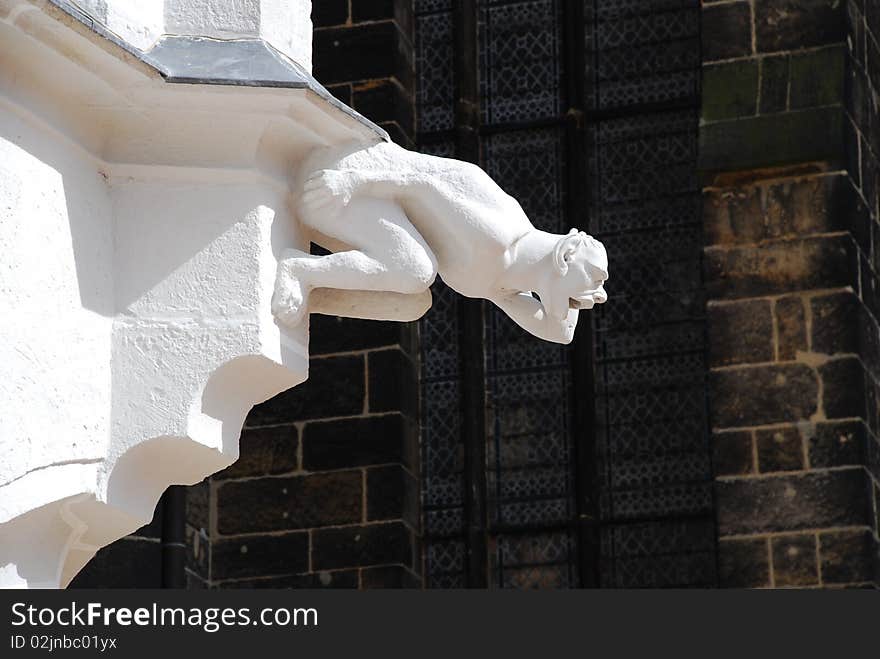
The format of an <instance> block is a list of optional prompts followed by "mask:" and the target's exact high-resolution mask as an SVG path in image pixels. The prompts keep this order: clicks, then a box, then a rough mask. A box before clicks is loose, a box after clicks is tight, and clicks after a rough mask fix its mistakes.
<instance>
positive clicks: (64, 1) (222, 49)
mask: <svg viewBox="0 0 880 659" xmlns="http://www.w3.org/2000/svg"><path fill="white" fill-rule="evenodd" d="M47 1H48V2H49V4H51V5H53V6H55V7H57V8H58V9H59V10H61V11H63V12H64V13H65V14H67V15H68V16H70V17H71V18H74V19H75V20H77V21H78V22H80V23H82V24H83V25H85V26H86V27H87V28H88V29H89V30H91V31H92V32H94V33H95V34H97V35H98V36H100V37H102V38H103V39H106V40H107V41H109V42H111V43H112V44H114V45H115V46H117V47H119V48H121V49H122V50H124V51H125V52H127V53H129V54H130V55H132V56H134V57H135V58H137V59H139V60H140V61H141V62H143V63H144V64H146V65H147V66H149V67H150V68H152V69H154V70H155V71H156V72H157V73H158V74H159V75H161V76H162V78H163V79H164V80H165V82H168V83H182V84H191V85H229V86H239V87H275V88H285V89H307V90H309V91H311V92H313V93H315V94H317V95H318V96H319V97H320V98H321V99H323V100H324V101H327V102H328V103H329V104H330V105H331V106H333V107H334V108H336V109H337V110H339V111H341V112H343V113H345V114H347V115H348V116H350V117H352V118H353V119H355V120H356V121H358V122H359V123H360V124H362V125H363V126H364V127H366V128H367V129H368V130H370V131H372V132H373V133H375V134H376V136H377V137H379V138H381V139H382V140H385V141H390V138H389V136H388V133H387V132H385V130H383V129H382V128H380V127H379V126H377V125H376V124H374V123H373V122H372V121H370V120H369V119H367V118H366V117H364V116H363V115H362V114H360V113H359V112H357V111H356V110H354V109H352V108H350V107H349V106H347V105H346V104H345V103H343V102H342V101H340V100H339V99H337V98H336V97H335V96H333V95H332V94H331V93H330V92H329V91H327V89H326V88H325V87H324V86H323V85H322V84H321V83H319V82H318V81H317V80H315V79H314V78H313V77H312V76H311V74H309V73H308V72H307V71H306V70H305V69H303V68H302V67H301V66H300V65H299V64H297V63H296V62H294V61H293V60H291V59H290V58H288V57H286V56H285V55H283V54H282V53H280V52H279V51H278V50H276V49H275V48H274V47H273V46H272V45H270V44H268V43H266V42H265V41H263V40H262V39H257V38H253V39H234V40H221V39H210V38H207V37H193V36H169V35H166V36H163V37H162V38H161V39H159V41H158V42H157V43H156V44H155V45H154V46H153V47H152V48H151V49H150V50H149V51H146V52H145V51H142V50H140V49H138V48H135V47H134V46H133V45H131V44H130V43H128V42H127V41H125V39H122V38H121V37H120V36H119V35H118V34H115V33H113V32H111V31H110V30H108V29H107V27H106V26H105V25H103V24H102V23H100V22H99V21H98V20H96V19H95V18H94V17H92V16H90V15H89V14H88V13H86V12H85V11H83V9H82V8H81V7H79V6H78V5H76V4H74V3H73V2H71V0H47Z"/></svg>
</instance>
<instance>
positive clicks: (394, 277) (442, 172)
mask: <svg viewBox="0 0 880 659" xmlns="http://www.w3.org/2000/svg"><path fill="white" fill-rule="evenodd" d="M301 180H302V181H303V184H302V188H301V194H300V196H299V199H298V202H297V211H298V214H299V217H300V221H301V222H302V223H303V224H304V225H305V226H307V227H309V228H311V229H312V230H314V231H316V232H318V233H319V234H320V235H321V236H324V237H329V238H330V239H331V241H332V242H334V243H336V244H337V245H340V244H341V245H342V247H341V249H340V250H339V251H335V252H334V253H331V254H329V255H325V256H315V255H309V254H305V253H303V252H300V251H298V250H286V251H285V253H284V254H283V258H282V260H281V262H280V263H279V269H278V277H277V281H276V289H275V297H274V299H273V311H274V313H275V315H276V317H277V318H278V320H279V322H280V323H282V324H285V325H289V326H294V325H296V324H298V323H299V322H300V321H301V320H302V317H303V315H304V314H305V313H307V311H308V296H309V293H310V291H311V290H313V289H315V288H331V289H344V290H367V291H387V292H392V293H400V294H420V293H424V292H425V291H426V290H427V289H428V287H429V286H430V285H431V284H432V283H433V281H434V279H435V277H436V276H437V274H439V275H440V276H441V277H442V279H443V281H444V282H445V283H446V284H447V285H448V286H450V287H451V288H452V289H454V290H456V291H457V292H459V293H461V294H462V295H465V296H467V297H475V298H485V299H487V300H490V301H492V302H493V303H494V304H496V305H497V306H498V307H500V308H501V309H502V310H503V311H504V312H505V313H506V314H507V315H508V316H510V317H511V318H512V319H513V320H514V321H515V322H516V323H518V324H519V325H520V326H521V327H523V328H524V329H525V330H527V331H529V332H531V333H532V334H534V335H535V336H537V337H539V338H542V339H546V340H548V341H554V342H557V343H569V342H570V341H571V340H572V338H573V336H574V330H575V326H576V324H577V319H578V311H579V310H580V309H589V308H592V307H593V306H594V305H595V304H601V303H603V302H605V301H606V299H607V295H606V293H605V290H604V288H603V284H604V283H605V280H606V279H607V278H608V257H607V254H606V252H605V248H604V247H603V246H602V244H601V243H600V242H598V241H596V240H595V239H593V238H592V237H590V236H588V235H586V234H585V233H583V232H579V231H577V230H576V229H572V231H571V232H569V233H568V234H567V235H559V234H552V233H548V232H545V231H540V230H538V229H536V228H535V227H534V226H533V225H532V223H531V222H530V221H529V219H528V217H526V214H525V213H524V212H523V210H522V208H521V207H520V205H519V203H518V202H517V201H516V200H515V199H514V198H513V197H511V196H510V195H508V194H506V193H505V192H504V191H503V190H502V189H501V188H500V187H499V186H498V185H497V184H496V183H495V182H494V181H493V180H492V179H491V178H490V177H489V176H488V175H487V174H486V173H485V172H484V171H483V170H482V169H480V168H479V167H477V166H476V165H473V164H470V163H466V162H462V161H459V160H452V159H448V158H439V157H435V156H429V155H424V154H419V153H415V152H412V151H407V150H406V149H403V148H402V147H399V146H396V145H394V144H392V143H388V142H381V143H378V144H374V145H370V146H365V145H356V146H354V145H350V146H348V147H346V148H344V149H338V148H337V149H325V150H322V151H319V152H318V153H316V154H313V155H312V156H311V157H310V158H309V159H308V160H307V162H306V164H305V167H304V170H303V176H302V177H301ZM316 242H321V241H320V240H316ZM349 248H350V249H349Z"/></svg>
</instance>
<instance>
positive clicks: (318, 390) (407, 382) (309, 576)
mask: <svg viewBox="0 0 880 659" xmlns="http://www.w3.org/2000/svg"><path fill="white" fill-rule="evenodd" d="M310 322H311V335H312V337H313V338H312V347H311V351H312V358H311V362H310V366H309V369H310V375H309V379H308V380H307V381H306V382H305V383H304V384H302V385H300V386H298V387H296V388H294V389H291V390H289V391H287V392H284V393H282V394H279V395H278V396H276V397H275V398H272V399H271V400H268V401H266V402H265V403H262V404H261V405H258V406H256V407H254V409H253V410H251V413H250V414H249V415H248V418H247V420H246V421H245V426H244V428H243V429H242V433H241V458H240V459H239V461H238V462H236V463H235V464H234V465H233V466H231V467H229V468H228V469H226V470H224V471H222V472H220V473H218V474H215V475H214V476H213V477H211V478H209V479H207V480H206V481H205V482H204V483H202V484H201V485H199V486H197V487H195V488H191V490H190V496H189V500H188V511H187V545H188V565H187V576H188V580H189V584H190V586H191V587H206V586H208V587H219V588H240V587H272V588H278V587H340V588H355V587H364V588H366V587H381V586H418V585H420V577H419V574H420V572H421V569H420V558H419V522H418V518H419V499H418V458H417V456H418V426H417V416H416V414H417V410H416V408H415V405H414V402H413V401H412V400H411V397H410V396H409V392H410V391H412V390H414V389H415V386H414V378H415V375H416V373H417V364H416V363H415V361H414V357H413V356H414V355H415V354H416V353H415V352H414V342H415V340H416V336H415V334H414V333H415V326H414V325H411V324H395V323H381V322H375V321H358V320H350V319H339V318H331V317H327V316H317V315H315V316H312V317H311V321H310ZM387 382H393V383H401V386H399V387H393V386H391V387H389V386H386V383H387ZM395 392H398V393H399V395H396V396H395V395H394V393H395Z"/></svg>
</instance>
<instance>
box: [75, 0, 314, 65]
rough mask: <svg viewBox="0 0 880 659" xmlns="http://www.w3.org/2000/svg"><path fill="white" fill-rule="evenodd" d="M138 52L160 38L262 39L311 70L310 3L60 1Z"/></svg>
mask: <svg viewBox="0 0 880 659" xmlns="http://www.w3.org/2000/svg"><path fill="white" fill-rule="evenodd" d="M63 2H66V4H68V5H72V6H74V7H77V8H79V9H81V10H82V11H84V12H85V13H86V14H88V15H89V16H91V17H92V18H94V19H96V20H97V21H98V22H99V23H100V24H101V25H104V26H106V27H107V29H109V30H110V31H111V32H113V33H114V34H116V35H118V36H119V37H121V38H122V39H123V40H125V41H126V42H128V43H130V44H131V45H133V46H135V47H136V48H139V49H140V50H143V51H148V50H150V48H151V47H152V46H153V45H154V44H155V43H156V41H158V40H159V38H160V37H162V36H163V35H168V36H190V37H209V38H212V39H239V40H240V39H262V40H263V41H265V42H267V43H269V44H271V45H272V46H273V47H274V48H275V49H276V50H278V51H279V52H280V53H282V54H284V55H285V56H287V57H289V58H290V59H292V60H293V61H294V62H296V63H297V64H299V65H300V66H302V67H303V68H304V69H305V70H306V71H311V68H312V23H311V20H310V18H309V14H310V12H311V9H312V3H311V1H310V0H139V1H138V2H131V0H63Z"/></svg>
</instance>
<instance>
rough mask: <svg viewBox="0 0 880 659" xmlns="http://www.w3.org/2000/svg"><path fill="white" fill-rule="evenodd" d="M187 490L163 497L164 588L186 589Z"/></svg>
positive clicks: (179, 488)
mask: <svg viewBox="0 0 880 659" xmlns="http://www.w3.org/2000/svg"><path fill="white" fill-rule="evenodd" d="M185 564H186V488H185V487H183V486H182V485H172V486H171V487H169V488H168V489H167V490H165V494H163V495H162V588H186V574H185V572H184V566H185Z"/></svg>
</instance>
